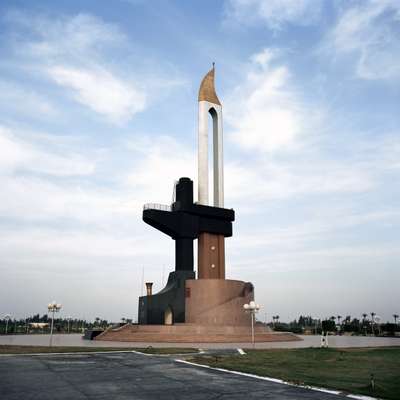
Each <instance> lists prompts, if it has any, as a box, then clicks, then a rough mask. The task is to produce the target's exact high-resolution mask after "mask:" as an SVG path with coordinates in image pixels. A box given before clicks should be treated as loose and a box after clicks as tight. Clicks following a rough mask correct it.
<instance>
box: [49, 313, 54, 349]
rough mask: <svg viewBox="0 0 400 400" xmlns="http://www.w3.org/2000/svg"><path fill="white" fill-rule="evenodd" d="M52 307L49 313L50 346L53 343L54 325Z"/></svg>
mask: <svg viewBox="0 0 400 400" xmlns="http://www.w3.org/2000/svg"><path fill="white" fill-rule="evenodd" d="M54 311H55V310H54V308H53V310H52V315H51V328H50V347H51V346H52V345H53V326H54Z"/></svg>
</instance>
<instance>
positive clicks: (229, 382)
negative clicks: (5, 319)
mask: <svg viewBox="0 0 400 400" xmlns="http://www.w3.org/2000/svg"><path fill="white" fill-rule="evenodd" d="M175 358H176V357H175ZM244 398H245V399H279V400H286V399H287V400H289V399H293V400H294V399H298V400H301V399H320V400H325V399H326V400H328V399H340V398H344V397H341V396H337V395H331V394H327V393H322V392H316V391H311V390H308V389H303V388H297V387H293V386H287V385H283V384H279V383H274V382H268V381H263V380H259V379H254V378H250V377H246V376H238V375H233V374H230V373H225V372H219V371H214V370H210V369H204V368H200V367H194V366H190V365H187V364H182V363H179V362H176V361H175V359H174V358H172V357H159V356H146V355H141V354H137V353H131V352H129V353H96V354H67V355H41V356H3V357H0V399H2V400H20V399H30V400H35V399H38V400H39V399H40V400H47V399H49V400H50V399H51V400H64V399H65V400H71V399H74V400H81V399H114V400H118V399H119V400H124V399H130V400H132V399H135V400H136V399H137V400H148V399H174V400H175V399H193V400H196V399H220V400H223V399H244Z"/></svg>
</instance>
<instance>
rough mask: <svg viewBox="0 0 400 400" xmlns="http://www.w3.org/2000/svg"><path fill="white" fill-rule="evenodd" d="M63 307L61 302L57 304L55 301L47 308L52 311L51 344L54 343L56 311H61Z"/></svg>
mask: <svg viewBox="0 0 400 400" xmlns="http://www.w3.org/2000/svg"><path fill="white" fill-rule="evenodd" d="M61 307H62V306H61V304H57V303H56V302H55V301H53V302H52V303H49V305H48V306H47V309H48V310H49V312H51V328H50V346H52V344H53V328H54V313H56V312H59V311H60V310H61Z"/></svg>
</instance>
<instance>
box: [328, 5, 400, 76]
mask: <svg viewBox="0 0 400 400" xmlns="http://www.w3.org/2000/svg"><path fill="white" fill-rule="evenodd" d="M399 16H400V3H399V2H398V1H397V0H370V1H367V2H362V3H361V4H357V5H355V6H353V7H350V8H348V9H346V10H345V11H344V12H343V13H342V14H341V15H340V17H339V19H338V22H337V24H336V26H335V27H334V29H333V30H332V31H331V32H330V34H329V35H328V37H327V40H326V43H325V46H324V47H325V52H326V53H327V54H331V53H332V48H333V49H334V50H335V52H334V54H335V55H336V54H337V55H346V54H347V55H350V56H353V57H354V58H355V64H356V66H355V70H356V75H357V76H358V77H359V78H362V79H392V78H399V77H400V56H399V55H400V30H399V22H400V17H399Z"/></svg>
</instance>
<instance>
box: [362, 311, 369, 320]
mask: <svg viewBox="0 0 400 400" xmlns="http://www.w3.org/2000/svg"><path fill="white" fill-rule="evenodd" d="M367 315H368V314H367V313H363V314H362V316H363V322H365V318H367Z"/></svg>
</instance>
